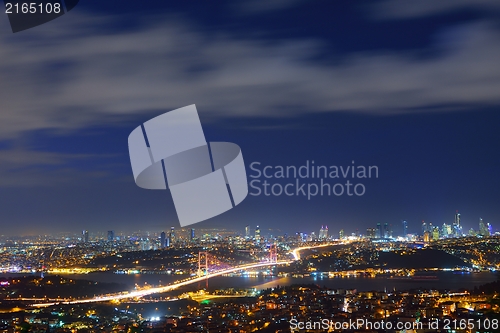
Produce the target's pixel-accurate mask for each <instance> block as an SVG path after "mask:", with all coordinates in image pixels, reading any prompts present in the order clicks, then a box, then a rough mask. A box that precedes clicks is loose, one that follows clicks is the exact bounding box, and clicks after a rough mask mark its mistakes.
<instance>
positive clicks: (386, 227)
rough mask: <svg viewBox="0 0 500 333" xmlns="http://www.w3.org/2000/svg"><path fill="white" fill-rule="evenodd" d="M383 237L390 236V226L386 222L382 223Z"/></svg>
mask: <svg viewBox="0 0 500 333" xmlns="http://www.w3.org/2000/svg"><path fill="white" fill-rule="evenodd" d="M384 238H392V230H391V226H390V225H389V224H388V223H384Z"/></svg>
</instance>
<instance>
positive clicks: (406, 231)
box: [402, 220, 408, 237]
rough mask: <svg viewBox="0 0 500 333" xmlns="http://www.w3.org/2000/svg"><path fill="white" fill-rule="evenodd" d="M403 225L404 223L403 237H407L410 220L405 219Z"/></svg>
mask: <svg viewBox="0 0 500 333" xmlns="http://www.w3.org/2000/svg"><path fill="white" fill-rule="evenodd" d="M402 225H403V237H406V235H408V222H406V220H404V221H403V222H402Z"/></svg>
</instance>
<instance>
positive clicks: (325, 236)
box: [323, 225, 328, 239]
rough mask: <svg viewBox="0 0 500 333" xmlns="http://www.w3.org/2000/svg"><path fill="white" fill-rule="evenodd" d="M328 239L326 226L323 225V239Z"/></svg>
mask: <svg viewBox="0 0 500 333" xmlns="http://www.w3.org/2000/svg"><path fill="white" fill-rule="evenodd" d="M327 238H328V226H327V225H325V229H324V230H323V239H327Z"/></svg>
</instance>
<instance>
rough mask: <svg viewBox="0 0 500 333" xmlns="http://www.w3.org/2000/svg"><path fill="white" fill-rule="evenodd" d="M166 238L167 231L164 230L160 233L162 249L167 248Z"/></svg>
mask: <svg viewBox="0 0 500 333" xmlns="http://www.w3.org/2000/svg"><path fill="white" fill-rule="evenodd" d="M166 240H167V234H165V231H162V232H161V234H160V248H161V249H164V248H165V246H166Z"/></svg>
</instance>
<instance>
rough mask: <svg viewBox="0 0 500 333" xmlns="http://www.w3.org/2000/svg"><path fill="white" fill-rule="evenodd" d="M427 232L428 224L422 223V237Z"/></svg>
mask: <svg viewBox="0 0 500 333" xmlns="http://www.w3.org/2000/svg"><path fill="white" fill-rule="evenodd" d="M426 231H429V229H428V228H427V223H425V222H424V221H422V235H424V234H425V232H426Z"/></svg>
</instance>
